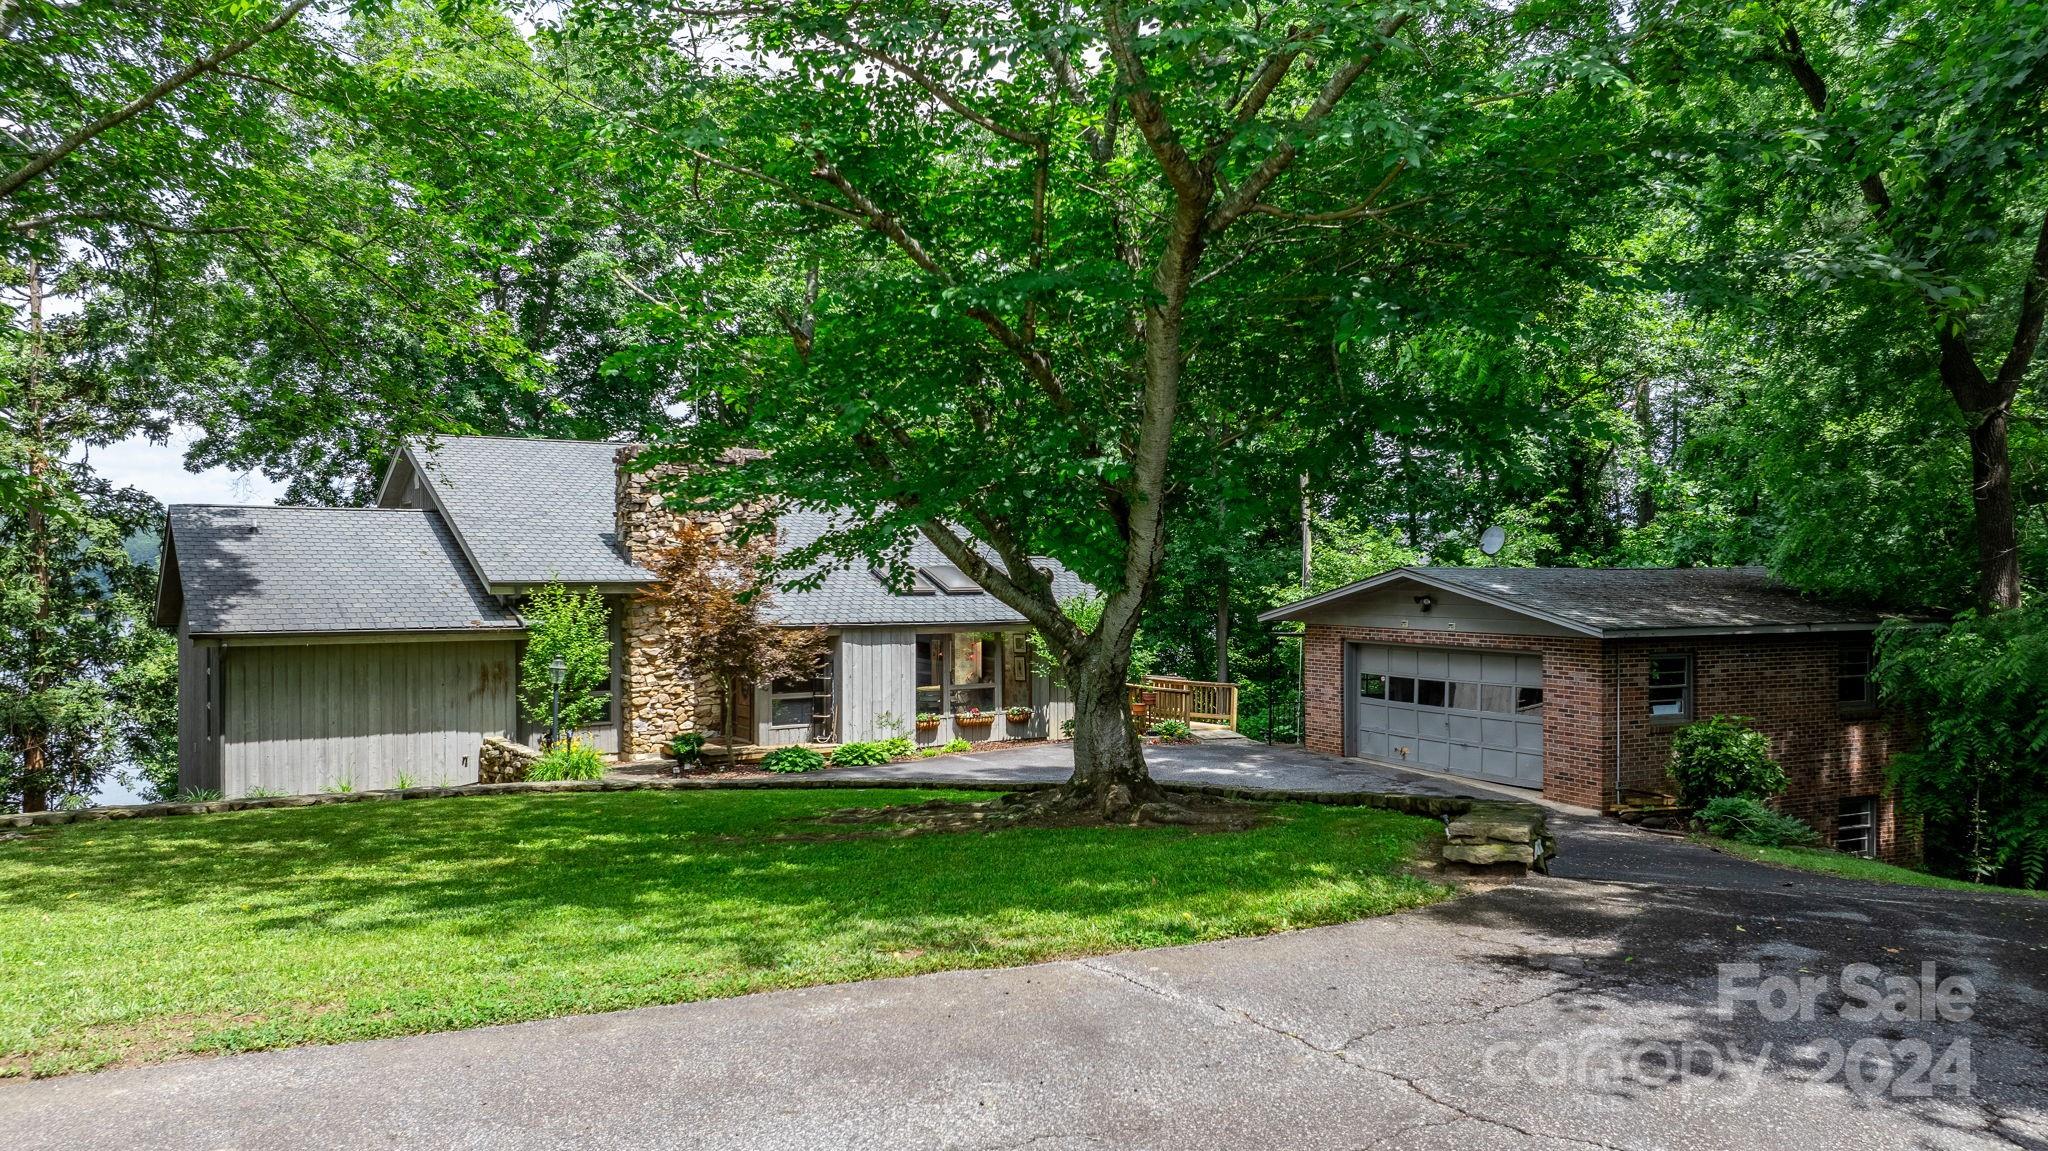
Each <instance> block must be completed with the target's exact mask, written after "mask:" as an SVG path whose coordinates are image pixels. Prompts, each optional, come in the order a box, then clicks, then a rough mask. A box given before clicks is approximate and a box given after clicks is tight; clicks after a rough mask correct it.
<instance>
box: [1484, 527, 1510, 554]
mask: <svg viewBox="0 0 2048 1151" xmlns="http://www.w3.org/2000/svg"><path fill="white" fill-rule="evenodd" d="M1507 542H1508V533H1507V532H1506V531H1505V530H1503V529H1502V528H1501V526H1500V525H1499V524H1495V525H1493V526H1492V527H1490V528H1487V529H1486V530H1485V531H1483V532H1480V533H1479V550H1480V551H1482V552H1485V553H1486V554H1487V555H1490V556H1497V555H1499V554H1500V549H1501V548H1502V547H1503V546H1505V545H1506V544H1507Z"/></svg>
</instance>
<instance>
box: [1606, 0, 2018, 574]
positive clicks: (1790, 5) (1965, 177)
mask: <svg viewBox="0 0 2048 1151" xmlns="http://www.w3.org/2000/svg"><path fill="white" fill-rule="evenodd" d="M1653 27H1654V32H1653V33H1651V34H1646V35H1645V36H1643V37H1642V39H1641V41H1640V45H1639V47H1638V48H1637V50H1636V51H1635V52H1634V53H1633V55H1632V59H1631V66H1632V68H1633V69H1634V70H1635V71H1636V73H1637V74H1639V75H1640V76H1641V77H1642V78H1643V79H1644V81H1645V86H1644V92H1645V94H1646V97H1647V98H1648V99H1649V100H1650V102H1651V109H1652V123H1653V127H1652V129H1651V131H1650V133H1649V138H1648V142H1649V144H1650V146H1651V147H1652V148H1653V149H1654V152H1653V155H1654V156H1655V157H1656V158H1657V159H1658V160H1660V161H1661V162H1662V163H1664V164H1665V165H1667V166H1668V172H1667V175H1666V176H1665V177H1663V178H1662V186H1663V187H1665V188H1667V189H1669V190H1670V192H1671V193H1672V194H1673V195H1672V197H1671V199H1672V200H1673V201H1674V202H1675V203H1679V204H1683V205H1684V207H1685V209H1686V210H1687V211H1689V212H1691V213H1694V219H1695V221H1696V222H1695V224H1694V226H1693V227H1691V228H1688V229H1686V230H1684V231H1683V232H1679V233H1676V234H1674V235H1672V236H1671V237H1670V248H1671V250H1672V251H1674V252H1675V253H1676V254H1677V255H1678V256H1679V257H1680V258H1679V259H1678V261H1677V264H1676V266H1675V267H1674V269H1673V275H1674V276H1675V277H1677V280H1678V282H1679V283H1681V284H1683V285H1684V286H1685V287H1686V289H1687V291H1688V294H1689V295H1690V296H1691V298H1692V299H1694V300H1695V301H1696V302H1698V303H1700V304H1702V305H1703V306H1706V307H1709V308H1712V309H1715V310H1717V311H1720V312H1722V313H1723V314H1725V315H1726V316H1727V319H1728V324H1729V326H1730V329H1731V331H1732V332H1739V333H1741V334H1742V335H1743V336H1744V337H1746V339H1744V340H1740V341H1731V344H1732V345H1736V346H1739V344H1740V343H1747V344H1748V346H1749V348H1750V349H1751V353H1750V355H1749V356H1748V357H1746V358H1750V359H1753V360H1755V361H1758V362H1759V364H1760V366H1761V368H1762V371H1763V373H1764V374H1765V377H1766V378H1765V379H1764V380H1763V381H1761V383H1760V384H1759V385H1758V386H1752V387H1746V388H1744V389H1743V391H1744V392H1745V393H1746V396H1745V397H1744V398H1745V399H1746V401H1747V406H1748V414H1749V416H1750V417H1751V418H1750V419H1749V420H1748V421H1745V423H1746V426H1747V427H1748V428H1749V429H1750V430H1751V431H1752V432H1753V433H1757V434H1756V435H1752V436H1751V437H1750V439H1751V440H1752V442H1751V443H1747V444H1744V445H1741V447H1742V449H1743V451H1744V454H1745V455H1746V456H1748V457H1750V458H1752V459H1755V460H1756V461H1757V463H1758V464H1759V465H1761V468H1762V469H1763V478H1764V479H1765V480H1766V481H1767V482H1770V481H1775V482H1776V485H1777V486H1778V487H1779V489H1780V490H1779V491H1778V492H1777V493H1775V497H1776V502H1777V503H1778V505H1779V507H1778V509H1777V514H1779V515H1781V516H1782V517H1784V520H1785V528H1786V531H1785V533H1784V534H1783V535H1781V537H1780V540H1781V545H1782V546H1781V554H1784V555H1785V556H1786V557H1787V558H1788V559H1790V558H1794V557H1795V556H1798V555H1799V553H1804V556H1803V559H1804V560H1805V562H1804V563H1803V564H1793V565H1789V566H1792V567H1793V568H1794V569H1795V572H1796V574H1797V575H1798V576H1799V577H1801V578H1802V582H1809V583H1815V584H1819V585H1822V586H1827V585H1832V586H1833V587H1834V588H1836V589H1839V590H1874V589H1880V588H1884V587H1886V586H1887V585H1890V586H1894V587H1896V586H1897V585H1898V584H1900V583H1902V582H1903V583H1908V584H1913V585H1918V586H1920V587H1925V588H1927V589H1928V590H1929V591H1931V592H1939V591H1945V590H1946V589H1943V588H1941V585H1942V584H1944V583H1945V582H1946V581H1947V579H1948V578H1949V572H1948V571H1946V570H1944V567H1943V565H1944V562H1945V556H1944V552H1945V551H1946V546H1945V545H1946V537H1947V536H1949V535H1950V534H1951V531H1950V530H1949V528H1948V525H1950V524H1967V525H1968V532H1969V535H1968V537H1967V538H1966V539H1964V540H1962V541H1960V542H1962V543H1963V544H1964V549H1963V554H1964V555H1966V556H1968V557H1969V559H1968V561H1967V564H1968V569H1967V570H1968V573H1969V574H1968V582H1970V583H1971V584H1973V585H1974V598H1975V600H1976V602H1977V604H1978V606H1979V607H1980V608H1982V609H1984V610H1993V609H1997V608H2005V607H2011V606H2014V605H2016V604H2017V603H2019V602H2020V599H2021V594H2022V587H2023V584H2024V574H2023V573H2024V568H2025V566H2026V565H2025V563H2024V562H2023V557H2024V555H2025V553H2026V551H2027V548H2028V545H2027V543H2026V541H2025V540H2024V539H2023V538H2022V527H2021V525H2022V524H2023V523H2024V522H2026V521H2025V517H2023V516H2022V514H2021V512H2022V505H2021V500H2022V499H2023V498H2026V495H2027V486H2028V483H2029V478H2028V477H2025V476H2022V477H2019V478H2018V479H2016V477H2015V472H2014V463H2015V460H2016V459H2018V460H2025V459H2027V458H2028V456H2029V455H2031V454H2034V453H2032V452H2031V450H2030V448H2031V445H2032V444H2033V443H2034V442H2035V437H2037V435H2038V432H2037V430H2036V429H2035V427H2034V424H2033V422H2032V421H2033V420H2034V418H2035V416H2036V415H2037V414H2038V412H2039V410H2040V402H2041V390H2040V383H2039V380H2040V372H2039V370H2038V367H2037V361H2036V352H2037V350H2038V348H2039V344H2040V337H2041V329H2042V322H2043V316H2044V313H2048V105H2044V103H2043V102H2042V100H2041V98H2040V91H2041V85H2042V82H2043V73H2042V69H2043V67H2044V57H2048V11H2044V10H2043V8H2042V7H2041V6H2040V5H2038V4H2031V3H2022V2H2017V0H1991V2H1981V3H1980V2H1975V0H1972V2H1968V3H1963V2H1937V3H1927V2H1924V0H1916V2H1913V3H1906V2H1903V0H1887V2H1882V3H1872V4H1848V3H1842V2H1839V0H1796V2H1783V3H1773V4H1766V5H1744V6H1736V7H1733V8H1728V7H1724V6H1718V5H1704V4H1691V3H1681V4H1677V5H1674V6H1672V7H1671V8H1669V9H1666V10H1663V11H1661V12H1659V13H1658V14H1657V15H1656V16H1655V17H1654V18H1653ZM1773 431H1775V432H1776V433H1777V434H1776V435H1773V434H1771V433H1772V432H1773ZM2015 436H2018V437H2021V438H2020V441H2019V442H2020V445H2021V450H2020V451H2018V452H2016V451H2015V450H2014V447H2013V445H2014V437H2015ZM1756 438H1762V439H1764V440H1765V443H1764V444H1763V445H1762V447H1763V450H1762V451H1757V450H1756V446H1757V445H1755V444H1754V442H1753V441H1754V439H1756ZM2032 482H2033V483H2035V484H2038V482H2039V481H2038V478H2034V479H2033V480H2032ZM1872 505H1876V506H1883V507H1885V508H1886V509H1887V511H1886V513H1885V514H1883V515H1876V516H1873V515H1870V514H1869V513H1868V511H1867V509H1868V508H1869V507H1870V506H1872ZM1930 539H1932V540H1937V541H1942V543H1943V546H1942V547H1937V548H1934V549H1929V548H1927V547H1926V546H1925V541H1928V540H1930ZM2034 548H2035V551H2036V554H2037V555H2038V551H2039V544H2036V545H2034ZM1859 550H1860V551H1861V553H1862V555H1861V556H1859V555H1858V554H1857V553H1858V552H1859ZM1915 553H1918V554H1921V555H1931V556H1933V557H1935V560H1934V564H1933V565H1932V566H1931V568H1930V567H1929V566H1928V565H1924V564H1920V563H1916V561H1915V559H1914V558H1912V557H1913V556H1914V555H1915ZM1873 555H1875V556H1879V557H1890V558H1889V559H1885V560H1881V561H1880V562H1879V563H1878V564H1877V565H1873V563H1872V561H1871V560H1870V559H1869V558H1868V557H1870V556H1873ZM1873 566H1878V567H1880V568H1886V569H1889V570H1880V571H1872V570H1871V569H1872V567H1873ZM1802 568H1803V570H1798V569H1802ZM1916 568H1917V569H1918V570H1914V569H1916ZM1902 577H1903V578H1902Z"/></svg>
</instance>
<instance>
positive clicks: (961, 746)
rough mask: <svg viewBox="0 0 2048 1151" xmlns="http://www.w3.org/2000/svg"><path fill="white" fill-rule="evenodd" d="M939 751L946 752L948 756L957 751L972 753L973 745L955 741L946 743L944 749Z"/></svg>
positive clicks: (964, 741) (959, 740)
mask: <svg viewBox="0 0 2048 1151" xmlns="http://www.w3.org/2000/svg"><path fill="white" fill-rule="evenodd" d="M939 750H940V751H943V752H947V753H948V754H950V753H953V752H959V751H973V750H974V745H973V744H971V743H969V742H967V741H966V740H964V739H955V740H952V741H951V742H949V743H947V744H946V745H945V746H944V747H942V748H940V749H939Z"/></svg>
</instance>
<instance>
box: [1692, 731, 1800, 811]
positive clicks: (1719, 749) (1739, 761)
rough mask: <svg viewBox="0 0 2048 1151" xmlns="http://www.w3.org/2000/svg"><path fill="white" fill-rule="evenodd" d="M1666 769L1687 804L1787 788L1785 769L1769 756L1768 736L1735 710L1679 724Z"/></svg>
mask: <svg viewBox="0 0 2048 1151" xmlns="http://www.w3.org/2000/svg"><path fill="white" fill-rule="evenodd" d="M1670 775H1671V783H1672V785H1673V786H1674V787H1676V788H1677V789H1678V801H1679V802H1680V803H1683V804H1685V805H1686V806H1687V807H1699V806H1701V805H1703V804H1705V803H1706V802H1707V801H1708V800H1711V799H1719V798H1721V797H1722V796H1729V795H1740V796H1748V797H1749V798H1751V799H1769V798H1770V797H1772V796H1774V795H1777V794H1779V793H1780V792H1782V791H1784V790H1785V769H1784V768H1782V767H1779V766H1778V765H1777V763H1776V762H1775V761H1773V760H1772V759H1771V741H1770V740H1768V739H1766V738H1764V733H1763V732H1760V731H1758V730H1757V729H1756V728H1754V727H1751V726H1750V721H1749V720H1748V719H1745V718H1744V717H1742V716H1739V715H1716V716H1712V717H1709V718H1707V719H1703V720H1701V721H1699V722H1698V723H1689V724H1687V725H1685V726H1684V727H1682V728H1679V729H1678V731H1677V733H1676V734H1675V735H1673V736H1672V737H1671V767H1670Z"/></svg>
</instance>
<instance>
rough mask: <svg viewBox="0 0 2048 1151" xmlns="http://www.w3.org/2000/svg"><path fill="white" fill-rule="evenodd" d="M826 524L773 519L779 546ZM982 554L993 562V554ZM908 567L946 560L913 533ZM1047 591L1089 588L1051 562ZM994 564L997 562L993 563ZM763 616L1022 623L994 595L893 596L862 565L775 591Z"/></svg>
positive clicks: (816, 519) (822, 622) (839, 621)
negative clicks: (808, 585) (813, 583)
mask: <svg viewBox="0 0 2048 1151" xmlns="http://www.w3.org/2000/svg"><path fill="white" fill-rule="evenodd" d="M831 524H832V520H831V518H830V517H829V516H827V515H826V514H825V513H822V512H809V511H804V512H787V513H785V514H783V515H781V516H779V517H777V518H776V521H775V526H776V535H777V543H778V546H779V547H782V548H784V549H788V548H796V547H802V546H804V545H807V544H810V543H812V542H814V541H816V540H817V539H818V537H819V536H821V535H823V534H824V533H825V531H827V530H828V529H829V528H830V526H831ZM982 554H983V555H985V556H987V557H988V558H989V559H990V560H994V558H995V556H994V553H992V552H990V551H988V550H987V549H983V551H982ZM909 558H910V563H911V566H913V567H928V566H937V565H942V564H947V563H950V562H951V561H949V560H947V559H946V558H945V556H943V555H941V554H940V552H939V549H938V548H936V547H934V546H932V543H931V541H930V540H927V539H925V538H924V537H923V536H918V537H916V538H915V540H914V541H913V542H912V544H911V547H910V557H909ZM1045 562H1046V564H1047V565H1049V566H1050V567H1051V568H1052V572H1053V577H1052V587H1053V594H1054V595H1056V596H1058V597H1059V598H1060V599H1061V600H1066V599H1068V598H1070V597H1073V596H1078V595H1087V594H1089V592H1090V591H1092V590H1093V589H1091V588H1090V587H1089V586H1088V585H1087V584H1086V583H1084V582H1082V580H1081V577H1080V576H1077V575H1075V574H1074V573H1073V572H1071V571H1068V570H1067V569H1066V567H1065V566H1063V565H1061V564H1059V563H1056V562H1054V561H1052V560H1047V561H1045ZM996 566H997V567H1001V566H1002V565H1001V564H1000V563H998V564H997V565H996ZM766 614H767V615H768V616H769V617H770V618H772V619H774V620H775V621H776V622H778V623H785V624H790V625H800V626H860V625H877V624H879V625H888V624H895V625H898V626H923V625H927V624H929V625H933V626H946V625H961V624H964V625H970V626H971V625H981V624H988V625H994V624H1013V623H1023V622H1024V617H1023V616H1022V615H1019V614H1018V613H1017V612H1016V611H1015V610H1014V609H1012V608H1011V607H1009V606H1008V605H1007V604H1005V603H1003V602H1002V601H1001V600H999V599H997V598H996V597H994V596H992V595H989V594H987V593H986V592H983V593H981V594H979V595H897V594H895V593H893V592H891V591H890V590H889V589H887V588H885V587H883V586H882V585H881V582H880V581H878V580H876V579H875V577H874V575H873V574H872V573H871V572H869V571H868V569H867V565H865V564H859V563H857V564H855V565H854V566H853V567H851V568H842V569H839V570H835V571H828V572H827V573H826V574H825V579H824V582H823V583H822V584H821V585H820V586H819V587H818V588H817V590H815V591H786V590H785V591H778V592H776V594H775V596H774V598H773V599H772V600H770V601H769V605H768V610H767V612H766Z"/></svg>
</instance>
